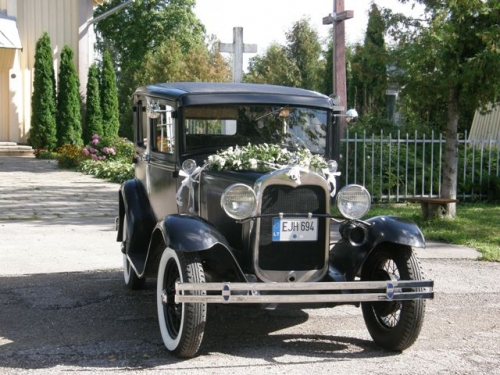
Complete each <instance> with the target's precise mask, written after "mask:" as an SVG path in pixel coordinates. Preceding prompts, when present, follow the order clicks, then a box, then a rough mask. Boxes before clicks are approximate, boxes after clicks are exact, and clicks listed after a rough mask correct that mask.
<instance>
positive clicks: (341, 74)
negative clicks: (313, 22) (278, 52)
mask: <svg viewBox="0 0 500 375" xmlns="http://www.w3.org/2000/svg"><path fill="white" fill-rule="evenodd" d="M353 17H354V11H352V10H344V0H333V13H330V14H329V15H328V16H326V17H324V18H323V25H333V91H332V95H331V97H332V99H333V102H334V104H335V106H336V109H337V110H338V111H337V125H338V130H339V134H338V136H339V137H340V136H342V135H343V134H344V131H345V128H346V119H345V111H346V107H347V88H346V69H345V24H344V21H345V20H347V19H350V18H353Z"/></svg>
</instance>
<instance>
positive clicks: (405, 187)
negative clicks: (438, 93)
mask: <svg viewBox="0 0 500 375" xmlns="http://www.w3.org/2000/svg"><path fill="white" fill-rule="evenodd" d="M467 138H468V134H467V133H465V134H462V135H461V136H460V137H459V139H458V150H457V152H458V179H457V197H459V198H460V199H462V200H467V199H484V198H487V197H488V195H489V194H490V192H491V191H492V189H493V190H494V189H498V185H499V184H500V178H499V176H500V137H498V138H497V139H490V140H468V139H467ZM444 156H445V139H444V136H443V135H442V134H438V135H436V134H434V133H432V135H431V136H430V138H429V137H428V136H427V137H426V136H425V134H423V135H419V134H417V132H415V134H413V135H410V134H405V135H401V133H400V132H399V131H398V133H397V135H396V137H393V135H392V134H388V135H386V134H384V133H383V132H381V133H380V134H378V135H375V134H371V135H367V134H366V133H363V134H362V135H361V136H360V135H359V134H357V133H355V134H351V133H350V132H349V131H348V130H347V132H346V137H345V138H344V139H342V141H341V156H340V162H339V169H340V172H341V173H342V174H341V183H342V184H343V185H344V184H353V183H357V184H361V185H364V186H365V187H366V188H367V189H368V190H369V191H370V193H371V194H372V199H373V201H375V202H399V201H403V200H404V199H405V198H410V197H441V194H442V176H443V168H444Z"/></svg>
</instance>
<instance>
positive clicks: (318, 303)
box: [117, 82, 433, 357]
mask: <svg viewBox="0 0 500 375" xmlns="http://www.w3.org/2000/svg"><path fill="white" fill-rule="evenodd" d="M335 109H336V107H334V105H333V102H332V100H331V98H329V97H328V96H325V95H322V94H319V93H316V92H312V91H307V90H303V89H297V88H290V87H279V86H271V85H256V84H232V83H228V84H226V83H187V82H181V83H165V84H156V85H151V86H146V87H140V88H138V89H137V90H136V92H135V93H134V96H133V115H134V132H135V158H134V163H135V178H134V179H132V180H129V181H127V182H125V183H124V184H123V185H122V186H121V189H120V193H119V217H118V218H117V230H118V237H117V239H118V241H120V242H121V243H122V246H121V251H122V253H123V264H124V279H125V283H126V285H127V286H128V287H130V288H132V289H139V288H141V287H142V286H143V285H144V282H145V280H146V278H156V279H157V307H158V319H159V326H160V331H161V336H162V338H163V341H164V344H165V346H166V348H167V349H168V351H170V352H172V353H173V354H175V355H177V356H179V357H192V356H195V355H196V354H197V353H198V351H199V348H200V345H201V343H202V338H203V334H204V327H205V323H206V317H207V306H208V305H209V304H211V303H219V304H245V305H248V306H257V307H260V308H264V309H278V308H296V309H297V308H313V307H321V308H324V307H334V306H338V305H342V304H353V305H357V306H361V309H362V313H363V317H364V319H365V322H366V326H367V328H368V331H369V333H370V334H371V336H372V338H373V340H374V341H375V342H376V343H377V344H378V345H380V346H381V347H383V348H385V349H388V350H393V351H402V350H404V349H406V348H408V347H409V346H411V345H412V344H413V343H414V342H415V340H416V339H417V337H418V335H419V332H420V329H421V327H422V322H423V319H424V310H425V300H426V299H429V298H433V282H432V281H431V280H424V279H423V276H422V271H421V269H420V265H419V262H418V260H417V258H416V256H415V254H414V252H413V248H414V247H424V246H425V241H424V237H423V235H422V233H421V231H420V230H419V228H418V227H417V226H416V225H415V224H413V223H412V222H410V221H409V220H406V219H403V218H398V217H393V216H378V217H373V218H369V219H362V218H363V217H364V215H365V214H366V213H367V211H368V210H369V208H370V204H371V198H370V194H369V193H368V192H367V191H366V189H365V188H364V187H362V186H359V185H349V186H345V187H343V188H342V189H338V192H337V188H336V184H337V179H338V175H339V173H338V172H337V164H336V162H335V161H333V160H331V159H333V157H334V156H337V157H338V155H335V154H336V153H338V145H339V139H338V135H336V134H338V131H336V126H337V122H336V121H335V119H336V118H337V117H336V116H337V115H338V114H337V115H336V114H335ZM340 115H341V114H340ZM334 199H335V202H336V208H335V207H332V202H333V200H334ZM336 210H338V212H339V213H340V214H336V215H332V214H331V212H336ZM332 223H334V228H337V229H336V230H337V231H338V232H339V233H336V232H335V233H336V234H337V235H336V236H335V235H332V234H331V227H332ZM334 238H337V240H334Z"/></svg>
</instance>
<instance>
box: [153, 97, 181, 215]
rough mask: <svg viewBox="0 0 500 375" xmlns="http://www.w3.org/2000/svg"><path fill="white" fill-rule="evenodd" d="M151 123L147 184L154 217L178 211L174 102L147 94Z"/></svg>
mask: <svg viewBox="0 0 500 375" xmlns="http://www.w3.org/2000/svg"><path fill="white" fill-rule="evenodd" d="M147 105H148V118H149V125H150V129H149V131H150V134H149V135H150V137H149V151H150V153H149V157H148V163H147V166H146V186H147V191H148V195H149V200H150V203H151V207H152V209H153V212H154V213H155V215H156V218H157V220H159V219H161V218H162V217H164V216H166V215H168V214H173V213H177V203H176V200H175V196H176V193H177V177H178V170H179V168H178V160H177V156H176V155H177V152H176V146H177V145H176V141H177V134H176V133H177V126H176V118H175V117H176V116H175V111H174V103H172V102H168V101H166V100H162V99H155V98H147Z"/></svg>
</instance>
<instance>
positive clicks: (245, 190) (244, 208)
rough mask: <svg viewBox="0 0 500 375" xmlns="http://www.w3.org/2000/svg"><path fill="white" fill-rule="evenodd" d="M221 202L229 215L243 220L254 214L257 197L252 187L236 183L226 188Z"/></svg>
mask: <svg viewBox="0 0 500 375" xmlns="http://www.w3.org/2000/svg"><path fill="white" fill-rule="evenodd" d="M220 204H221V206H222V208H223V209H224V211H225V212H226V214H227V215H228V216H229V217H232V218H233V219H237V220H243V219H246V218H247V217H250V216H251V215H252V214H253V212H254V210H255V207H256V205H257V197H256V196H255V192H254V191H253V189H252V188H251V187H249V186H247V185H244V184H234V185H231V186H229V187H228V188H227V189H226V190H224V193H222V196H221V198H220Z"/></svg>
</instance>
